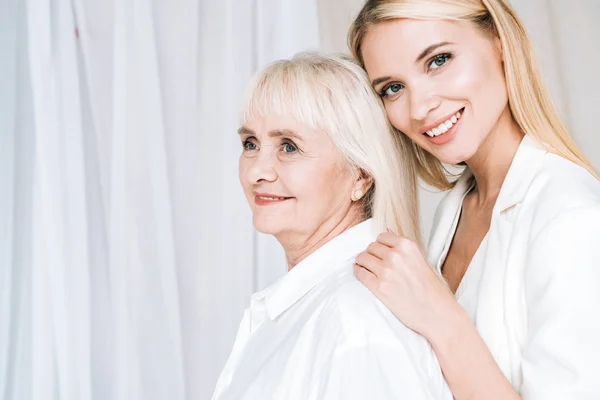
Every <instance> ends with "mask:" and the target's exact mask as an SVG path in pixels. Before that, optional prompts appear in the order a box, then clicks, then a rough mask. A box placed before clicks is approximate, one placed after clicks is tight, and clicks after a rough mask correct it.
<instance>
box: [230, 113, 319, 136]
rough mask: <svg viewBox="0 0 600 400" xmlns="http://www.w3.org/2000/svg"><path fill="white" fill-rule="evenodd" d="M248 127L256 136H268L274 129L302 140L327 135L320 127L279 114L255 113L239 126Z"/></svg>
mask: <svg viewBox="0 0 600 400" xmlns="http://www.w3.org/2000/svg"><path fill="white" fill-rule="evenodd" d="M242 128H245V129H248V130H250V131H252V132H254V134H256V135H258V136H268V134H269V133H270V132H274V131H290V132H293V133H294V135H295V136H298V137H299V138H301V139H303V140H307V141H309V140H323V139H329V136H328V135H327V134H326V133H325V132H324V131H323V130H320V129H317V128H313V127H311V126H310V125H308V124H305V123H302V122H300V121H298V120H297V119H296V118H294V117H292V116H281V115H267V116H261V115H256V116H254V117H252V118H250V119H248V120H247V121H246V122H245V123H244V124H243V125H242V127H241V128H240V130H242Z"/></svg>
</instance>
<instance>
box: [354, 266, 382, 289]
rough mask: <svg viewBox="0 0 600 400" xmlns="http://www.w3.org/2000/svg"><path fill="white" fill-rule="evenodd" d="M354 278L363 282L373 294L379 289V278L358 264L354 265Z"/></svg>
mask: <svg viewBox="0 0 600 400" xmlns="http://www.w3.org/2000/svg"><path fill="white" fill-rule="evenodd" d="M354 276H356V279H358V280H359V281H361V282H362V284H363V285H365V286H366V287H367V289H369V290H370V291H371V292H375V289H376V288H377V276H375V275H374V274H373V273H372V272H371V271H369V270H368V269H366V268H363V267H361V266H360V265H358V264H354Z"/></svg>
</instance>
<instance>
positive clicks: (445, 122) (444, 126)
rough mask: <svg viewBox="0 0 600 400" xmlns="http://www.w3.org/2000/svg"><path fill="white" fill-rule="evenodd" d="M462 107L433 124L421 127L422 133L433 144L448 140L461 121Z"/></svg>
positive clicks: (454, 133) (453, 135) (452, 136)
mask: <svg viewBox="0 0 600 400" xmlns="http://www.w3.org/2000/svg"><path fill="white" fill-rule="evenodd" d="M464 110H465V109H464V107H463V108H461V109H460V110H458V111H457V112H455V113H454V114H450V115H449V116H446V117H444V118H443V119H440V120H438V121H436V122H435V123H433V124H430V125H428V126H426V127H425V128H424V129H423V135H424V136H425V137H426V138H427V140H429V141H430V142H431V143H433V144H438V145H439V144H445V143H448V142H450V141H451V140H452V139H454V137H455V136H456V131H457V126H458V125H460V121H462V117H463V113H464Z"/></svg>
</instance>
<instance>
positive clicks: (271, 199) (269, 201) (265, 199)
mask: <svg viewBox="0 0 600 400" xmlns="http://www.w3.org/2000/svg"><path fill="white" fill-rule="evenodd" d="M290 199H293V197H279V196H272V195H271V196H264V195H255V196H254V202H255V203H256V205H259V206H268V205H273V204H279V203H283V202H284V201H286V200H290Z"/></svg>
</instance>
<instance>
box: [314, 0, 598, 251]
mask: <svg viewBox="0 0 600 400" xmlns="http://www.w3.org/2000/svg"><path fill="white" fill-rule="evenodd" d="M510 2H511V4H512V5H513V6H514V8H515V10H516V11H517V13H518V15H519V17H520V18H521V19H522V21H523V23H524V24H525V28H526V29H527V31H528V33H529V35H530V37H531V40H532V41H533V45H534V47H535V51H536V56H537V58H538V61H539V63H540V65H541V69H542V74H543V75H544V78H545V81H546V83H547V84H548V87H549V88H550V91H551V92H552V94H553V96H554V101H555V103H556V105H557V107H558V108H559V111H560V112H561V114H562V116H563V118H564V120H565V122H566V123H567V125H568V127H569V128H570V130H571V133H572V134H573V137H574V138H575V140H576V141H577V143H578V144H579V146H580V147H581V148H582V149H583V151H584V152H585V154H586V155H587V156H588V157H589V159H590V160H591V162H592V163H593V164H594V165H595V166H596V168H598V169H600V135H598V133H597V130H598V129H597V125H598V123H597V120H596V117H597V115H598V110H600V96H598V93H600V79H599V78H598V73H597V71H596V66H597V65H600V51H599V50H600V24H598V21H599V20H600V1H598V0H572V1H565V0H510ZM319 3H320V9H319V10H320V26H321V32H322V35H323V36H322V47H323V48H324V49H326V50H328V51H342V52H347V51H348V48H347V45H346V34H347V32H348V27H349V26H350V23H351V22H352V20H353V19H354V17H355V16H356V15H357V14H358V11H359V10H360V8H361V7H362V5H363V4H364V0H319ZM420 197H421V198H420V204H421V224H422V227H423V236H424V237H425V239H427V238H428V237H429V232H430V229H431V224H432V222H433V214H434V212H435V208H436V206H437V204H438V202H439V201H440V200H441V198H442V197H443V193H440V192H437V191H435V190H434V189H431V188H425V187H423V188H422V190H421V192H420Z"/></svg>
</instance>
